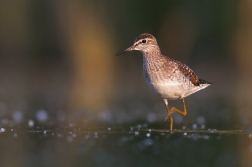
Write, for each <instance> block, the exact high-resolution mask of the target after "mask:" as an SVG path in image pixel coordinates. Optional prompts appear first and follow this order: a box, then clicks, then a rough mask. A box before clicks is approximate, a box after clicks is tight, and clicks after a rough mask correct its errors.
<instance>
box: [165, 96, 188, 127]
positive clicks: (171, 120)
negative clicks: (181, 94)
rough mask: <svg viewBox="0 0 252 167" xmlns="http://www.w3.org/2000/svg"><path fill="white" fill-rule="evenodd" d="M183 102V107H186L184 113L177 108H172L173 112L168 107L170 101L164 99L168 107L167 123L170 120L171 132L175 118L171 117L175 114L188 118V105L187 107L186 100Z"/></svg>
mask: <svg viewBox="0 0 252 167" xmlns="http://www.w3.org/2000/svg"><path fill="white" fill-rule="evenodd" d="M182 100H183V105H184V111H180V110H179V109H177V108H175V107H172V108H171V110H170V109H169V107H168V100H167V99H164V102H165V106H166V109H167V116H166V117H165V121H166V120H168V119H170V130H172V127H173V118H172V117H171V115H172V114H173V113H175V112H177V113H179V114H181V115H183V116H186V114H187V111H186V105H185V100H184V99H182Z"/></svg>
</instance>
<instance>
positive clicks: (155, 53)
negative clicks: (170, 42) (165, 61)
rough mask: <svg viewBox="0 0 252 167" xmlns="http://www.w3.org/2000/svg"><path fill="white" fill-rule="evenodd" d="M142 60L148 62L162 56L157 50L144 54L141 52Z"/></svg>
mask: <svg viewBox="0 0 252 167" xmlns="http://www.w3.org/2000/svg"><path fill="white" fill-rule="evenodd" d="M142 53H143V57H144V59H146V60H147V61H148V60H158V59H159V58H160V57H161V56H162V54H161V52H160V50H159V49H153V50H148V51H146V52H142Z"/></svg>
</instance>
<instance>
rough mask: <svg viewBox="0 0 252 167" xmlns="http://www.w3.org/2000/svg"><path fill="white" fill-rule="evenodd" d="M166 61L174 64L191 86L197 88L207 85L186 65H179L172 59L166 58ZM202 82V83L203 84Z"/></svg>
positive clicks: (179, 63) (178, 62)
mask: <svg viewBox="0 0 252 167" xmlns="http://www.w3.org/2000/svg"><path fill="white" fill-rule="evenodd" d="M166 58H167V59H170V61H171V62H173V63H175V64H176V65H177V68H178V70H179V71H180V72H181V73H182V74H183V75H184V76H185V77H187V78H188V79H189V80H190V81H191V82H192V84H193V85H195V86H199V85H200V84H203V83H204V82H205V83H208V82H207V81H204V80H202V79H200V78H199V77H198V76H197V75H196V74H195V73H194V72H193V70H192V69H191V68H189V67H188V66H187V65H185V64H183V63H181V62H180V61H177V60H174V59H172V58H169V57H166ZM203 81H204V82H203Z"/></svg>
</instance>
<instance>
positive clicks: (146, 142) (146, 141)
mask: <svg viewBox="0 0 252 167" xmlns="http://www.w3.org/2000/svg"><path fill="white" fill-rule="evenodd" d="M143 143H144V145H146V146H150V145H152V144H153V140H152V139H151V138H147V139H145V140H144V141H143Z"/></svg>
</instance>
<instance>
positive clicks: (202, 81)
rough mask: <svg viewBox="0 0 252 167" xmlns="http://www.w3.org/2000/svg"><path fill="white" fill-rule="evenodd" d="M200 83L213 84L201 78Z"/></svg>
mask: <svg viewBox="0 0 252 167" xmlns="http://www.w3.org/2000/svg"><path fill="white" fill-rule="evenodd" d="M199 83H200V84H208V85H211V84H212V83H211V82H208V81H205V80H204V79H201V78H199Z"/></svg>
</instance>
